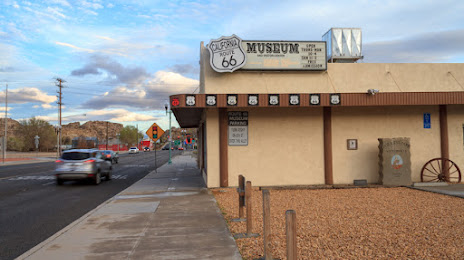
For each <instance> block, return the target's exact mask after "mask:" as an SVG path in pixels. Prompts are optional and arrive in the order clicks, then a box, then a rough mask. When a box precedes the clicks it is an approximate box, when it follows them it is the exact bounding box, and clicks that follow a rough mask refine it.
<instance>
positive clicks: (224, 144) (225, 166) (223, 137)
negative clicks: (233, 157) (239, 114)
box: [219, 108, 229, 187]
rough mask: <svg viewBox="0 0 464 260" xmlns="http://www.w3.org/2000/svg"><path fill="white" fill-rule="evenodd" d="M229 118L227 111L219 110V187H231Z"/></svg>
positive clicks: (224, 109)
mask: <svg viewBox="0 0 464 260" xmlns="http://www.w3.org/2000/svg"><path fill="white" fill-rule="evenodd" d="M227 130H228V118H227V109H226V108H220V109H219V185H220V186H221V187H228V186H229V161H228V160H229V159H228V149H229V144H228V138H229V137H228V136H227Z"/></svg>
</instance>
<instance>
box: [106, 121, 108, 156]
mask: <svg viewBox="0 0 464 260" xmlns="http://www.w3.org/2000/svg"><path fill="white" fill-rule="evenodd" d="M108 124H109V122H108V121H106V150H108Z"/></svg>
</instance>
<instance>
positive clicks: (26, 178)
mask: <svg viewBox="0 0 464 260" xmlns="http://www.w3.org/2000/svg"><path fill="white" fill-rule="evenodd" d="M127 177H128V176H127V175H119V174H116V175H111V178H112V179H116V180H126V179H127ZM4 180H8V181H43V180H55V176H54V175H45V176H13V177H11V176H10V177H7V178H4ZM53 183H54V182H53ZM43 185H45V184H43Z"/></svg>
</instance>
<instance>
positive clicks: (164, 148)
mask: <svg viewBox="0 0 464 260" xmlns="http://www.w3.org/2000/svg"><path fill="white" fill-rule="evenodd" d="M161 150H169V145H165V146H164V147H163V148H161Z"/></svg>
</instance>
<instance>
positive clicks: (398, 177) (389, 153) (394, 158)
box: [378, 137, 412, 186]
mask: <svg viewBox="0 0 464 260" xmlns="http://www.w3.org/2000/svg"><path fill="white" fill-rule="evenodd" d="M378 140H379V175H380V184H382V185H385V186H409V185H411V184H412V180H411V152H410V149H409V148H410V139H409V138H407V137H401V138H379V139H378Z"/></svg>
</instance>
